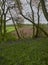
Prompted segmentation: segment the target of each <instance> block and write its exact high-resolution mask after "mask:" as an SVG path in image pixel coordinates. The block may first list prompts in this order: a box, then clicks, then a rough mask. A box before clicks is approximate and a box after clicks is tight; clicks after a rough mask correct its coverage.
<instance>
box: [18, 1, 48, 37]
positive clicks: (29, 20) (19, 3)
mask: <svg viewBox="0 0 48 65" xmlns="http://www.w3.org/2000/svg"><path fill="white" fill-rule="evenodd" d="M30 2H31V0H30ZM43 2H44V1H43ZM43 2H42V1H41V3H42V7H43V6H44V4H43ZM17 5H18V9H19V11H20V14H21V15H22V16H23V17H24V18H25V19H27V20H28V21H30V22H31V23H33V24H34V25H35V26H36V27H37V28H39V29H40V30H41V31H42V32H43V33H44V34H45V35H46V36H47V37H48V34H47V33H46V31H44V30H43V29H42V28H41V27H40V26H38V25H36V24H35V23H34V22H33V21H32V20H30V19H29V18H27V17H26V16H25V15H24V14H23V13H22V10H21V8H20V3H19V0H17ZM31 7H32V6H31ZM45 9H46V8H45ZM44 13H46V11H45V12H44ZM45 17H46V16H45ZM47 19H48V17H47Z"/></svg>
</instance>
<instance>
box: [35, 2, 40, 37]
mask: <svg viewBox="0 0 48 65" xmlns="http://www.w3.org/2000/svg"><path fill="white" fill-rule="evenodd" d="M39 7H40V2H39V4H38V12H37V15H38V24H37V25H38V27H39V23H40V16H39ZM38 27H37V31H36V35H35V37H38V35H39V28H38Z"/></svg>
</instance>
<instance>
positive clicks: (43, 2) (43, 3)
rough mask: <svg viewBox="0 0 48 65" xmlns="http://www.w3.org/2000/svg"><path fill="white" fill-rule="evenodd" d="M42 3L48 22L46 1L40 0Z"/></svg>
mask: <svg viewBox="0 0 48 65" xmlns="http://www.w3.org/2000/svg"><path fill="white" fill-rule="evenodd" d="M40 2H41V6H42V10H43V13H44V16H45V18H46V20H47V21H48V12H47V9H46V6H45V1H44V0H40Z"/></svg>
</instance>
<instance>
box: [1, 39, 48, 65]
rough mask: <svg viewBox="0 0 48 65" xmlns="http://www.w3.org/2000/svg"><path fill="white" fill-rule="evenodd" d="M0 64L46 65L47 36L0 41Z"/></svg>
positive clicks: (47, 58)
mask: <svg viewBox="0 0 48 65" xmlns="http://www.w3.org/2000/svg"><path fill="white" fill-rule="evenodd" d="M0 65H48V38H37V39H24V40H16V41H8V42H2V43H0Z"/></svg>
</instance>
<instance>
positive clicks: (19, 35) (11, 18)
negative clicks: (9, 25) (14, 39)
mask: <svg viewBox="0 0 48 65" xmlns="http://www.w3.org/2000/svg"><path fill="white" fill-rule="evenodd" d="M9 13H10V15H11V19H12V21H13V24H14V27H15V30H16V32H17V35H18V38H19V39H20V38H21V37H20V35H19V32H18V30H17V28H16V24H15V22H14V19H13V17H12V14H11V12H10V9H9Z"/></svg>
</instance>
